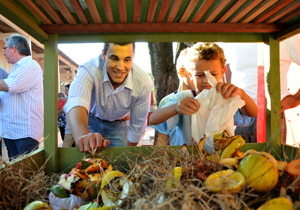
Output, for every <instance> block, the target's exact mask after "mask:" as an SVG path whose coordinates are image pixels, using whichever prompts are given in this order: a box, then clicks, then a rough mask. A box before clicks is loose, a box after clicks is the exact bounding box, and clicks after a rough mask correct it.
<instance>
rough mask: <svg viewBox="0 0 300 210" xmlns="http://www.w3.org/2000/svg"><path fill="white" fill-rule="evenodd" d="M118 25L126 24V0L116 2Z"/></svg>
mask: <svg viewBox="0 0 300 210" xmlns="http://www.w3.org/2000/svg"><path fill="white" fill-rule="evenodd" d="M118 5H119V16H120V23H127V12H126V11H127V10H126V0H118Z"/></svg>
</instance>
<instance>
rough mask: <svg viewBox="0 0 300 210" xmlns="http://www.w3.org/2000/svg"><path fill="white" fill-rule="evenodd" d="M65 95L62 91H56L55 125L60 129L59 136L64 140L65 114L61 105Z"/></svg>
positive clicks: (63, 102) (63, 103) (64, 100)
mask: <svg viewBox="0 0 300 210" xmlns="http://www.w3.org/2000/svg"><path fill="white" fill-rule="evenodd" d="M66 100H67V99H66V96H65V94H64V93H62V92H59V93H58V105H57V108H58V118H57V126H58V128H59V131H60V136H61V139H62V140H63V141H64V139H65V127H66V115H65V112H64V110H63V106H64V105H65V103H66Z"/></svg>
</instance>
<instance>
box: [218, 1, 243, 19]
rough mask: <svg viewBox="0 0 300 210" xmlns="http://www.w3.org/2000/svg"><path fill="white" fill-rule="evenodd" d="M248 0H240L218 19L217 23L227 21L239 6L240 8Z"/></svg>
mask: <svg viewBox="0 0 300 210" xmlns="http://www.w3.org/2000/svg"><path fill="white" fill-rule="evenodd" d="M246 1H247V0H238V1H236V2H235V4H234V5H233V6H232V7H231V8H230V9H229V10H228V11H227V12H226V13H225V14H224V15H223V16H222V17H221V18H220V19H219V20H218V21H217V23H223V22H225V21H226V20H227V19H228V18H229V17H230V16H231V15H232V14H233V13H234V12H235V11H236V10H237V9H238V8H240V7H241V6H242V5H243V4H244V3H245V2H246Z"/></svg>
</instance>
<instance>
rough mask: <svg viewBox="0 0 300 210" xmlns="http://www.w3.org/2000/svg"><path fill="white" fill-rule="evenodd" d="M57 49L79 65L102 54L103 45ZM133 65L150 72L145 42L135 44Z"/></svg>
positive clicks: (79, 45) (69, 46)
mask: <svg viewBox="0 0 300 210" xmlns="http://www.w3.org/2000/svg"><path fill="white" fill-rule="evenodd" d="M58 48H59V49H60V50H61V51H63V52H64V53H65V54H66V55H68V56H69V57H70V58H71V59H72V60H74V61H75V62H76V63H77V64H78V65H80V64H82V63H84V62H86V61H88V60H90V59H92V58H95V57H97V56H98V55H99V54H100V53H101V52H102V49H103V43H86V44H59V45H58ZM134 63H136V64H137V65H138V66H139V67H141V68H142V69H143V70H144V71H146V72H147V73H150V72H151V67H150V56H149V51H148V45H147V42H136V43H135V57H134Z"/></svg>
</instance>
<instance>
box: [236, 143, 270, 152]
mask: <svg viewBox="0 0 300 210" xmlns="http://www.w3.org/2000/svg"><path fill="white" fill-rule="evenodd" d="M249 149H254V150H256V151H261V152H265V151H267V145H266V143H246V144H244V145H243V146H242V148H241V152H246V151H247V150H249Z"/></svg>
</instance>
